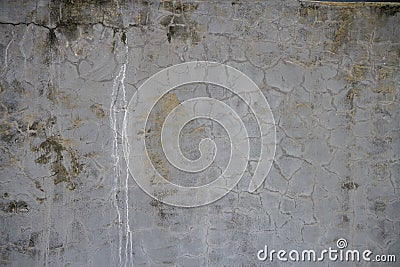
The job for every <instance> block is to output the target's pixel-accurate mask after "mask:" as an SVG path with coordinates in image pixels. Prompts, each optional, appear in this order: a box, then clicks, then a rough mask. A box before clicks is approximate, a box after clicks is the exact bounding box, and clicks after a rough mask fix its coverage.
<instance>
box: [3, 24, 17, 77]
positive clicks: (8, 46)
mask: <svg viewBox="0 0 400 267" xmlns="http://www.w3.org/2000/svg"><path fill="white" fill-rule="evenodd" d="M11 35H12V37H11V40H10V42H8V44H7V46H6V49H5V52H4V65H3V70H2V71H1V74H2V75H3V74H4V72H5V71H6V70H7V67H8V49H9V48H10V45H11V43H12V42H13V41H14V30H12V31H11Z"/></svg>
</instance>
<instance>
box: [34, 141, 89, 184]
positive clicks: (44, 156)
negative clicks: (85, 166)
mask: <svg viewBox="0 0 400 267" xmlns="http://www.w3.org/2000/svg"><path fill="white" fill-rule="evenodd" d="M33 150H34V151H35V152H39V153H40V156H39V157H38V158H36V160H35V162H36V163H38V164H44V165H46V164H50V169H51V171H52V172H53V176H54V184H56V185H57V184H59V183H61V182H65V183H66V185H67V188H68V189H70V190H73V189H75V186H76V185H75V183H74V179H75V178H76V177H77V176H78V175H79V174H80V173H81V170H82V165H81V164H79V162H78V160H77V152H76V151H75V150H74V149H72V147H71V141H70V140H65V139H62V138H61V137H60V136H51V137H49V138H47V139H46V140H45V141H43V142H42V143H40V145H39V146H37V147H35V148H34V149H33ZM65 165H67V166H68V167H66V166H65Z"/></svg>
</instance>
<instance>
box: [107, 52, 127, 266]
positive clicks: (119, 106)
mask: <svg viewBox="0 0 400 267" xmlns="http://www.w3.org/2000/svg"><path fill="white" fill-rule="evenodd" d="M124 53H125V55H124V61H123V63H122V65H121V67H120V68H119V72H118V75H117V76H116V78H115V79H114V83H113V91H112V95H111V96H112V99H111V106H110V124H111V127H112V129H113V137H114V140H113V151H112V157H113V160H114V162H113V163H114V167H113V168H114V186H113V189H112V190H113V195H115V198H114V203H113V205H114V207H115V208H116V212H117V219H118V261H119V262H118V266H122V262H123V257H122V249H123V244H122V241H123V239H124V238H125V248H124V250H125V251H124V260H125V264H124V266H127V264H128V262H131V265H132V264H133V260H132V237H131V230H130V226H129V192H128V183H129V173H128V170H127V167H126V166H124V162H123V161H121V155H123V149H122V146H121V144H120V142H119V139H120V138H121V137H122V131H123V130H124V129H122V124H123V117H124V115H125V109H126V106H127V101H126V90H125V83H124V81H125V73H126V66H127V63H128V45H127V44H125V46H124ZM124 167H125V171H126V177H125V182H123V180H122V174H123V171H124ZM121 190H123V191H124V195H121V197H124V198H125V199H124V200H125V201H124V206H125V207H120V203H119V199H118V197H119V196H118V193H119V192H120V191H121ZM123 209H125V214H123V212H122V211H123Z"/></svg>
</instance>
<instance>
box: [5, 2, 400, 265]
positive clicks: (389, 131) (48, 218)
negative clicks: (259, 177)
mask: <svg viewBox="0 0 400 267" xmlns="http://www.w3.org/2000/svg"><path fill="white" fill-rule="evenodd" d="M0 7H1V8H0V31H1V34H0V62H1V67H0V73H1V74H0V75H1V76H0V110H1V113H0V114H1V121H0V151H1V153H0V214H1V216H0V265H2V266H120V265H122V266H126V265H128V266H131V264H133V265H134V266H175V265H177V266H258V265H260V264H261V263H260V262H259V261H258V260H257V257H256V253H257V251H258V250H260V249H262V248H263V247H264V245H268V246H269V247H271V248H274V249H281V248H283V249H287V250H290V249H313V248H314V249H317V250H318V249H320V250H321V249H325V248H327V247H329V246H331V247H335V243H336V240H337V239H338V238H346V239H347V240H348V242H349V247H351V248H358V249H362V250H363V249H370V250H372V251H374V252H375V253H386V254H387V253H392V254H396V253H397V257H398V258H399V260H400V253H399V252H400V239H399V229H400V225H399V222H400V199H399V192H398V190H399V187H400V161H399V159H400V154H399V153H400V149H399V148H400V116H399V104H400V102H399V101H400V100H399V96H400V93H399V82H400V75H399V73H400V72H399V63H400V60H399V58H400V38H399V36H400V28H399V27H398V25H399V23H400V13H399V10H400V7H399V6H398V5H371V6H365V5H346V4H343V5H339V6H332V5H321V4H307V3H300V2H298V1H294V0H271V1H236V0H234V1H196V2H179V1H169V0H165V1H161V2H159V1H144V0H140V1H139V0H138V1H122V2H119V1H108V0H102V1H100V0H97V1H96V0H90V1H81V0H67V1H46V0H44V1H1V4H0ZM193 60H208V61H217V62H221V63H225V64H228V65H230V66H233V67H235V68H237V69H239V70H241V71H243V72H244V73H245V74H247V75H248V76H249V77H250V78H251V79H253V80H254V81H255V82H256V83H257V85H258V86H259V87H260V88H261V90H262V92H263V93H264V94H265V96H266V97H267V99H268V101H269V103H270V105H271V109H272V111H273V114H274V116H275V120H276V124H277V152H276V158H275V162H274V164H273V167H272V169H271V172H270V174H269V176H268V177H267V180H266V182H265V185H264V186H263V188H261V189H259V190H258V191H257V192H256V193H255V194H249V193H247V192H246V191H245V189H246V188H247V184H248V182H249V177H250V173H251V169H249V170H248V171H247V172H246V174H245V176H244V178H243V179H242V182H241V183H240V184H239V186H238V187H237V188H236V189H235V190H234V192H231V193H229V194H228V195H227V196H226V197H224V198H223V199H221V200H219V201H217V202H215V203H213V204H210V205H207V206H204V207H200V208H195V209H183V208H176V207H170V206H167V205H164V204H161V203H159V202H157V201H155V200H153V199H151V198H150V197H149V196H147V195H146V194H145V193H144V192H143V191H142V190H141V189H140V188H139V187H138V186H137V184H136V183H135V182H134V181H133V179H132V178H131V177H129V174H128V173H127V170H126V165H125V161H124V158H123V153H122V146H121V127H122V120H123V114H124V107H125V106H126V104H127V101H129V99H130V98H131V97H132V95H133V93H134V92H135V90H136V89H137V88H138V86H140V85H141V83H143V82H144V81H145V80H146V79H147V78H149V77H150V76H151V75H153V74H154V73H156V72H157V71H159V70H161V69H163V68H165V67H168V66H171V65H173V64H177V63H181V62H186V61H193ZM179 89H180V90H179ZM204 95H207V96H211V97H215V98H218V99H225V100H226V101H228V102H230V103H231V104H232V105H236V107H237V109H242V107H241V106H240V105H241V104H240V103H237V102H238V100H237V99H235V97H234V96H233V95H232V94H230V93H229V92H227V91H226V90H224V89H222V88H218V87H206V86H204V85H199V86H187V87H185V88H177V89H176V90H175V91H174V92H171V93H170V94H168V95H167V96H166V97H164V98H163V99H162V101H161V102H160V103H159V105H158V106H157V107H156V110H155V112H154V114H153V115H152V117H151V121H150V127H151V129H152V131H151V133H150V134H149V135H150V137H151V138H150V142H149V145H148V147H149V148H151V151H152V152H151V157H152V159H153V161H154V164H155V165H156V166H157V168H158V170H159V171H160V173H162V174H164V175H165V176H166V177H167V178H168V179H171V180H172V181H174V182H177V183H181V184H185V185H193V184H201V183H205V182H207V181H211V180H212V178H213V177H214V176H215V175H219V172H220V168H223V166H225V165H226V161H227V155H228V153H227V151H228V150H229V146H228V147H226V146H225V147H224V144H225V143H224V142H219V143H218V142H217V144H219V145H220V146H222V148H221V149H220V150H219V152H221V153H220V154H219V155H218V157H217V159H216V160H217V161H216V162H217V163H218V164H220V167H219V168H218V166H216V167H215V168H211V169H210V170H209V171H208V172H207V173H206V174H205V175H198V176H196V177H195V178H193V177H192V178H191V176H190V175H187V174H182V173H179V172H178V171H177V170H175V169H174V168H173V167H172V166H171V165H169V164H168V163H167V162H166V161H165V158H164V157H163V155H162V153H161V145H160V141H159V140H158V139H157V136H158V134H159V132H160V122H162V121H163V119H164V118H165V115H166V114H167V113H168V112H169V111H170V110H172V108H174V107H175V106H176V105H177V104H178V103H179V102H181V101H184V100H186V99H189V98H191V97H193V96H204ZM249 123H250V128H251V120H250V122H249ZM218 127H219V126H218V125H215V124H213V123H210V122H207V121H201V120H200V121H198V122H195V123H193V124H192V125H189V126H188V128H187V136H186V135H184V137H183V140H182V146H183V147H184V150H186V152H185V153H186V155H187V156H188V157H189V158H190V157H192V158H196V157H198V151H197V150H196V148H197V144H198V142H199V140H200V139H201V138H202V137H212V138H214V139H215V140H218V138H217V137H219V136H224V134H225V133H224V132H223V131H222V130H221V129H219V128H218ZM185 136H186V137H185ZM255 143H257V140H255ZM255 153H257V152H255ZM221 166H222V167H221ZM328 263H329V266H344V263H332V262H325V264H326V265H327V264H328ZM397 264H398V263H397ZM265 265H267V264H265ZM281 265H282V266H283V265H284V264H283V263H274V264H273V266H281ZM310 265H311V264H310V263H303V264H302V263H299V264H298V265H296V266H310ZM286 266H290V265H289V264H287V265H286ZM368 266H381V265H380V264H377V265H374V264H371V265H368ZM388 266H398V265H396V264H392V265H390V264H388Z"/></svg>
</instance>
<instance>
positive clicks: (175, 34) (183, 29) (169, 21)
mask: <svg viewBox="0 0 400 267" xmlns="http://www.w3.org/2000/svg"><path fill="white" fill-rule="evenodd" d="M160 7H161V8H162V9H164V10H167V11H169V12H171V13H172V14H171V15H166V16H164V17H162V18H161V19H160V21H159V23H160V25H162V26H163V27H165V28H166V29H167V40H168V42H169V43H171V41H172V39H180V40H182V41H188V40H189V41H191V44H192V45H197V44H198V43H199V42H200V40H201V38H200V36H199V33H198V28H199V25H198V23H196V22H195V21H193V20H191V19H190V13H191V12H193V11H194V10H196V9H197V8H198V4H193V3H182V2H180V1H177V2H172V1H163V2H162V3H161V5H160Z"/></svg>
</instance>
